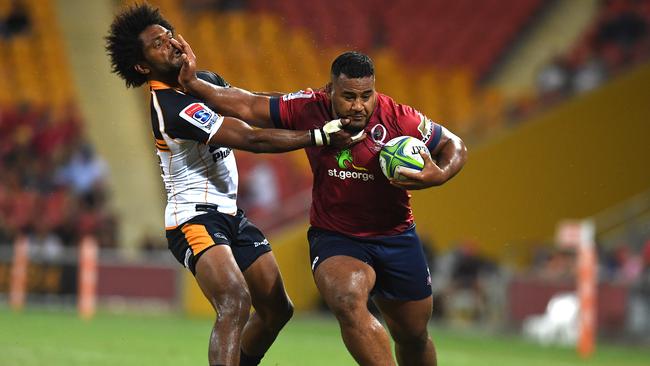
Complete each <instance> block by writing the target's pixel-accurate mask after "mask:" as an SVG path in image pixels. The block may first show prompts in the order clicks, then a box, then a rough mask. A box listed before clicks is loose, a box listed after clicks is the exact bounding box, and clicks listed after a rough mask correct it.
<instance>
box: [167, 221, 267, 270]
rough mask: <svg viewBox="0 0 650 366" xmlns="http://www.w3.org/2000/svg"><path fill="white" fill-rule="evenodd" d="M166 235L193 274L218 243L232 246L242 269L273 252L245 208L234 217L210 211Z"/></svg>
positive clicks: (175, 254)
mask: <svg viewBox="0 0 650 366" xmlns="http://www.w3.org/2000/svg"><path fill="white" fill-rule="evenodd" d="M166 234H167V243H168V246H169V250H170V251H171V252H172V254H174V257H175V258H176V260H178V261H179V262H180V263H181V264H182V265H184V266H185V267H186V268H188V269H189V270H190V271H192V273H193V274H196V262H197V261H198V259H199V257H201V255H202V254H203V253H205V251H206V250H207V249H209V248H211V247H213V246H215V245H229V246H230V249H231V250H232V254H233V257H235V261H236V262H237V266H238V267H239V269H240V270H241V271H242V272H244V271H245V270H246V269H247V268H248V267H249V266H250V265H251V264H253V262H255V260H256V259H257V258H259V257H260V256H261V255H262V254H264V253H266V252H269V251H271V246H270V245H269V241H268V240H266V237H265V236H264V234H262V232H261V231H260V230H259V229H258V228H257V227H256V226H255V225H254V224H253V223H252V222H250V221H248V219H247V218H246V215H244V212H243V211H242V210H239V211H237V215H235V216H232V215H227V214H224V213H220V212H216V211H211V212H208V213H206V214H203V215H199V216H196V217H193V218H192V219H190V220H188V221H187V222H185V223H183V224H182V225H180V226H178V227H177V228H175V229H171V230H167V233H166Z"/></svg>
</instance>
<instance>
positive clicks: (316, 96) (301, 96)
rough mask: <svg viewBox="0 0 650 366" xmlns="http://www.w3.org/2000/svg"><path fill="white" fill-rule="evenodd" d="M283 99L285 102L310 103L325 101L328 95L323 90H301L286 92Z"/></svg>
mask: <svg viewBox="0 0 650 366" xmlns="http://www.w3.org/2000/svg"><path fill="white" fill-rule="evenodd" d="M281 99H282V101H283V102H290V103H300V104H308V103H321V102H325V101H326V100H327V99H328V97H327V94H326V93H325V92H322V91H311V90H299V91H297V92H293V93H289V94H285V95H283V96H282V97H281Z"/></svg>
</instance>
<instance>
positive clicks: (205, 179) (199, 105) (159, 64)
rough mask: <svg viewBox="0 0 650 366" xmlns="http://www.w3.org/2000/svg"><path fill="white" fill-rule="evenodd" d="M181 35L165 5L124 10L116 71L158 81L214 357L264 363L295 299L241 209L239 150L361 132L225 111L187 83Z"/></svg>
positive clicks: (156, 125)
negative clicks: (178, 42) (289, 124)
mask: <svg viewBox="0 0 650 366" xmlns="http://www.w3.org/2000/svg"><path fill="white" fill-rule="evenodd" d="M173 36H174V34H173V27H172V26H171V24H169V22H167V21H166V20H165V19H164V18H163V17H162V16H161V15H160V13H159V12H158V10H157V9H155V8H153V7H151V6H149V5H147V4H141V5H134V6H132V7H130V8H128V9H126V10H125V11H123V12H122V13H120V14H119V15H118V16H116V18H115V20H114V21H113V23H112V24H111V28H110V31H109V34H108V36H107V37H106V41H107V42H106V49H107V51H108V54H109V56H110V58H111V63H112V66H113V72H115V73H116V74H118V75H119V76H120V77H122V79H124V81H125V82H126V85H127V87H137V86H140V85H143V84H145V83H148V84H149V87H150V88H151V126H152V130H153V131H152V132H153V137H154V139H155V145H156V148H157V154H158V157H159V159H160V168H161V171H162V174H161V175H162V177H163V180H164V183H165V188H166V190H167V208H166V209H165V229H166V236H167V240H168V244H169V249H170V251H171V252H172V253H173V255H174V256H175V257H176V259H177V260H178V261H179V262H180V263H181V264H183V265H184V266H185V267H187V268H188V269H189V270H190V271H191V272H192V274H194V276H195V278H196V281H197V283H198V284H199V287H200V288H201V290H202V291H203V293H204V294H205V297H206V298H207V299H208V300H209V301H210V303H211V304H212V306H213V307H214V309H215V312H216V315H217V316H216V320H215V323H214V327H213V329H212V334H211V337H210V342H209V350H208V358H209V361H210V365H212V366H216V365H228V366H236V365H240V366H252V365H258V364H259V362H260V360H261V359H262V357H263V356H264V353H265V352H266V351H267V350H268V348H269V347H270V346H271V344H272V343H273V341H274V340H275V338H276V336H277V335H278V333H279V332H280V330H281V329H282V327H283V326H284V325H285V323H286V322H287V321H288V320H289V318H290V317H291V315H292V311H293V307H292V304H291V301H290V300H289V297H288V296H287V293H286V291H285V289H284V285H283V282H282V277H281V276H280V271H279V269H278V265H277V263H276V261H275V258H274V257H273V254H272V252H271V247H270V244H269V242H268V240H267V239H266V238H265V237H264V234H262V232H261V231H260V230H259V229H258V228H257V227H255V225H253V224H252V223H251V222H250V221H249V220H248V219H247V218H246V216H245V214H244V213H243V211H241V210H238V208H237V183H238V175H237V166H236V163H235V157H234V154H232V153H231V148H237V149H242V150H246V151H252V152H282V151H289V150H295V149H298V148H303V147H306V146H311V145H329V144H332V146H340V147H348V146H350V144H351V143H352V142H353V141H354V140H356V138H353V136H352V134H351V133H349V132H348V131H343V130H340V127H343V125H344V124H345V123H347V121H345V122H341V121H338V120H337V121H333V122H332V123H330V124H329V125H328V126H329V127H327V128H325V130H326V131H323V129H318V130H311V131H288V130H286V129H275V130H272V129H253V128H251V127H250V126H249V125H247V124H246V123H244V122H243V121H241V120H238V119H236V118H233V117H223V116H221V115H219V114H217V113H215V112H214V111H213V110H211V109H210V108H209V107H208V106H206V105H205V103H204V101H202V100H201V99H199V98H196V97H195V96H193V95H190V94H188V93H187V91H186V90H183V88H182V87H181V85H179V83H178V75H179V71H180V69H181V67H182V65H183V58H182V57H181V52H180V51H179V50H178V48H176V47H174V46H172V43H173V42H174V40H173ZM201 77H202V78H205V79H206V80H208V81H209V82H210V83H212V84H211V85H213V84H214V85H216V84H219V85H225V84H226V83H225V81H224V80H223V79H221V78H220V77H219V76H218V75H216V74H213V73H203V74H202V76H201ZM330 127H331V128H330ZM355 136H358V137H359V138H363V134H361V135H358V134H356V133H355ZM251 305H252V306H253V307H254V308H255V312H254V313H252V314H250V308H251ZM240 346H241V349H240Z"/></svg>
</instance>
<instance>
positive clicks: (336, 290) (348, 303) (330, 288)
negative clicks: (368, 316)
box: [314, 255, 376, 311]
mask: <svg viewBox="0 0 650 366" xmlns="http://www.w3.org/2000/svg"><path fill="white" fill-rule="evenodd" d="M375 280H376V276H375V271H374V269H373V268H372V267H371V266H370V265H368V264H367V263H364V262H363V261H361V260H359V259H357V258H354V257H350V256H347V255H336V256H332V257H329V258H327V259H325V260H324V261H323V262H322V263H321V264H320V265H319V266H318V267H317V268H316V270H315V271H314V281H315V282H316V287H318V290H319V291H320V293H321V295H322V296H323V299H324V300H325V302H326V303H327V305H328V306H329V307H330V308H331V309H332V310H334V311H337V310H341V311H346V310H351V309H353V308H356V307H359V306H363V307H364V308H365V306H366V304H367V302H368V296H369V294H370V291H371V290H372V288H373V287H374V285H375Z"/></svg>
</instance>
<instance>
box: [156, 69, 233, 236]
mask: <svg viewBox="0 0 650 366" xmlns="http://www.w3.org/2000/svg"><path fill="white" fill-rule="evenodd" d="M199 75H200V77H201V78H202V79H207V81H210V82H213V83H215V84H217V85H221V86H227V84H226V83H225V82H223V83H221V82H218V81H219V80H220V81H223V79H221V78H220V77H218V76H217V75H215V74H212V73H210V74H208V75H207V77H206V74H205V73H203V75H201V74H199ZM149 85H150V87H151V126H152V128H153V134H154V137H155V139H156V148H157V154H158V158H159V160H160V168H161V171H162V174H161V176H162V178H163V182H164V184H165V190H166V191H167V207H166V209H165V228H166V229H168V230H169V229H173V228H175V227H177V226H178V225H180V224H182V223H184V222H185V221H187V220H189V219H191V218H193V217H195V216H198V215H201V214H204V213H205V211H197V210H196V205H197V204H200V205H201V204H203V205H204V204H211V205H216V206H217V207H216V209H217V210H218V211H219V212H223V213H235V212H236V211H237V184H238V174H237V164H236V162H235V156H234V154H233V152H232V150H231V149H230V148H227V147H216V146H210V145H208V144H207V143H208V141H209V140H210V139H211V138H212V136H214V134H215V133H217V131H219V128H220V127H221V124H222V123H223V116H221V115H219V114H217V113H216V112H214V111H212V110H211V109H210V108H209V107H208V106H206V105H205V104H203V103H202V101H201V100H199V99H197V98H195V97H193V96H191V95H189V94H185V93H183V92H181V91H179V90H177V89H174V88H171V87H170V86H168V85H166V84H163V83H161V82H157V81H152V82H150V84H149Z"/></svg>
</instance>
